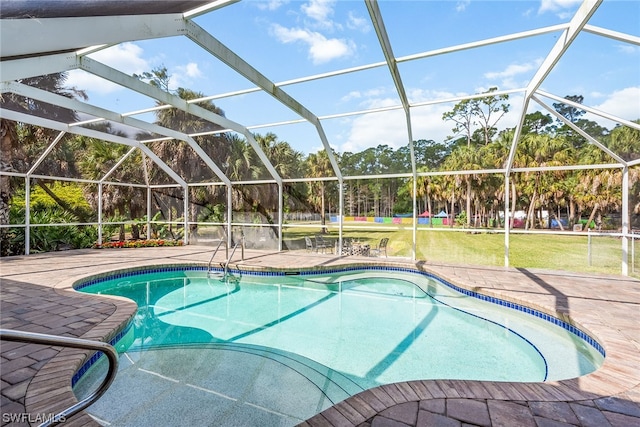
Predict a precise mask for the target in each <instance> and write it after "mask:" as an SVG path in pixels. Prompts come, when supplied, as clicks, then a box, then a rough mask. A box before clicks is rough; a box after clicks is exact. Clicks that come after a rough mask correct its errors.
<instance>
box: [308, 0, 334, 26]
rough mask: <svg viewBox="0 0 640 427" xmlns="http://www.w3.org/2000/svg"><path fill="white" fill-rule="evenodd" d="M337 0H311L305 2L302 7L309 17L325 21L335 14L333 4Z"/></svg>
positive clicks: (321, 21)
mask: <svg viewBox="0 0 640 427" xmlns="http://www.w3.org/2000/svg"><path fill="white" fill-rule="evenodd" d="M334 4H335V0H311V1H309V3H306V4H303V5H302V6H301V7H300V9H301V10H302V12H303V13H304V14H305V15H307V16H308V17H309V18H311V19H313V20H315V21H317V22H319V23H324V22H326V21H328V20H329V17H330V16H332V15H333V5H334Z"/></svg>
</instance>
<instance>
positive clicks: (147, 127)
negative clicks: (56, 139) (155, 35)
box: [4, 82, 231, 185]
mask: <svg viewBox="0 0 640 427" xmlns="http://www.w3.org/2000/svg"><path fill="white" fill-rule="evenodd" d="M4 87H5V88H6V90H7V91H9V92H13V93H15V94H17V95H21V96H25V97H27V98H33V99H38V100H40V101H42V102H46V103H49V104H54V105H59V106H61V107H64V108H67V109H70V110H74V111H79V112H83V113H86V114H90V115H92V116H96V117H101V118H103V119H106V120H110V121H113V122H116V123H122V124H124V125H128V126H131V127H135V128H137V129H140V130H143V131H146V132H152V133H157V134H160V135H165V136H168V137H170V138H172V139H178V140H181V141H184V142H186V143H187V144H188V145H189V146H190V147H191V148H192V149H193V150H194V151H195V152H196V154H198V156H200V158H201V159H202V160H203V161H204V162H205V164H206V165H207V166H208V167H209V168H210V169H211V170H212V171H213V172H214V173H215V174H216V176H218V178H220V180H221V181H223V182H224V183H225V184H227V185H231V181H230V180H229V178H227V176H226V175H225V174H224V173H223V172H222V170H220V168H219V167H218V166H217V165H216V163H215V162H214V161H213V160H212V159H211V157H209V156H208V155H207V153H205V151H204V150H203V149H202V148H201V147H200V146H199V145H198V143H197V142H196V141H195V140H194V139H193V138H191V137H190V136H188V135H186V134H184V133H182V132H178V131H175V130H173V129H169V128H166V127H162V126H159V125H156V124H151V123H148V122H145V121H142V120H139V119H135V118H132V117H124V116H122V115H121V114H118V113H114V112H112V111H109V110H106V109H104V108H100V107H96V106H93V105H89V104H86V103H84V102H81V101H78V100H75V99H72V98H67V97H66V96H62V95H57V94H55V93H51V92H47V91H45V90H42V89H38V88H34V87H31V86H28V85H25V84H22V83H15V82H8V83H5V84H4ZM70 126H73V127H76V126H74V125H73V124H70Z"/></svg>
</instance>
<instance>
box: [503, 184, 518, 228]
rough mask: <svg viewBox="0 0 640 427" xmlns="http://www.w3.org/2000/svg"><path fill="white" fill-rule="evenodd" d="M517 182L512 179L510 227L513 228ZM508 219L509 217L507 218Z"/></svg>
mask: <svg viewBox="0 0 640 427" xmlns="http://www.w3.org/2000/svg"><path fill="white" fill-rule="evenodd" d="M516 199H517V198H516V183H515V182H513V180H512V181H511V220H510V221H509V229H512V228H513V221H514V220H515V218H516ZM505 220H507V218H505Z"/></svg>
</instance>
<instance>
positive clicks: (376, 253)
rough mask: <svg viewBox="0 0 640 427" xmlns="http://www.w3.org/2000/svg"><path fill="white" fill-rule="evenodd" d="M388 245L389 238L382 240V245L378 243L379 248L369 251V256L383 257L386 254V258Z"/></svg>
mask: <svg viewBox="0 0 640 427" xmlns="http://www.w3.org/2000/svg"><path fill="white" fill-rule="evenodd" d="M387 243H389V238H388V237H385V238H383V239H382V240H380V243H378V247H376V248H372V249H371V250H370V251H369V254H370V255H371V256H381V255H382V252H384V256H385V258H386V257H387Z"/></svg>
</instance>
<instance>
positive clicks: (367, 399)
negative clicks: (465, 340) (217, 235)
mask: <svg viewBox="0 0 640 427" xmlns="http://www.w3.org/2000/svg"><path fill="white" fill-rule="evenodd" d="M211 251H212V248H210V247H203V246H187V247H176V248H145V249H118V250H79V251H69V252H57V253H49V254H41V255H31V256H27V257H11V258H3V259H2V260H0V267H1V272H0V279H1V280H2V286H1V290H0V296H1V302H2V305H1V307H0V310H1V312H0V322H1V326H2V328H4V329H16V330H23V331H31V332H42V333H52V334H56V335H63V336H69V337H81V338H88V339H94V340H100V341H108V340H109V339H110V338H111V337H113V336H114V335H115V333H116V332H117V331H118V330H119V329H120V328H122V326H123V325H125V324H126V323H127V322H128V321H129V320H130V319H131V317H132V316H133V314H134V313H135V309H136V308H135V305H134V304H132V303H131V302H129V301H127V300H125V299H121V298H103V297H99V296H92V295H86V294H80V293H77V292H75V291H73V290H72V289H71V285H72V284H73V283H74V282H75V281H76V280H78V279H80V278H82V277H86V276H89V275H93V274H98V273H101V272H106V271H111V270H116V269H123V268H133V267H138V266H145V265H157V264H176V263H198V264H206V263H207V261H208V260H209V257H210V255H211ZM236 259H238V261H235V260H236ZM220 260H222V254H221V255H220ZM382 260H383V261H384V262H385V263H389V264H393V265H403V266H410V267H415V268H420V269H424V270H428V271H431V272H433V273H435V274H436V275H438V276H440V277H443V278H445V279H447V280H448V281H450V282H451V283H454V284H456V285H458V286H461V287H464V288H467V289H471V290H475V291H477V292H481V293H485V294H489V295H492V296H497V297H500V298H503V299H506V300H510V301H513V302H518V303H520V304H523V305H527V306H529V307H532V308H536V309H539V310H541V311H544V312H547V313H549V314H553V315H555V316H558V317H560V318H563V319H565V320H567V321H570V322H571V323H573V324H575V325H577V326H580V327H581V328H582V329H583V330H585V331H587V332H589V333H590V334H591V336H593V337H595V338H596V339H597V340H598V342H600V344H602V345H603V346H604V348H605V350H606V352H607V357H606V359H605V363H604V364H603V366H602V367H601V368H600V369H599V370H597V371H596V372H593V373H591V374H589V375H586V376H583V377H580V378H577V379H572V380H564V381H555V382H546V383H526V384H523V383H507V382H502V383H501V382H487V381H451V380H429V381H413V382H405V383H397V384H389V385H384V386H381V387H377V388H375V389H371V390H366V391H364V392H362V393H360V394H358V395H355V396H352V397H350V398H348V399H346V400H345V401H343V402H340V403H338V404H336V405H334V406H333V407H331V408H329V409H326V410H325V411H323V412H321V413H320V414H317V415H316V416H314V417H313V418H311V419H309V420H307V421H305V422H303V423H302V424H301V425H302V426H358V425H362V426H572V425H573V426H639V425H640V281H638V280H634V279H630V278H626V277H622V276H603V275H587V274H579V273H566V272H556V271H541V270H525V269H520V270H519V269H505V268H495V267H471V266H450V265H442V264H433V263H428V262H427V263H425V262H417V263H412V262H408V261H407V260H401V259H397V260H396V259H393V260H392V259H384V258H383V259H382ZM377 261H380V260H379V259H372V258H363V257H342V258H340V257H337V256H335V255H332V254H308V253H303V252H283V253H275V254H273V253H265V252H257V251H247V252H246V253H245V260H244V261H239V255H237V256H236V257H235V258H234V261H233V262H232V265H231V267H236V264H237V265H238V266H240V267H241V268H264V267H271V268H293V267H294V266H295V268H313V267H316V266H323V267H326V266H336V265H344V264H361V263H369V262H377ZM0 353H1V359H0V373H1V383H0V386H1V387H2V392H1V401H0V405H1V407H2V425H28V424H29V422H30V421H31V423H32V424H38V423H39V422H40V421H41V420H39V419H38V416H46V415H47V414H52V413H56V412H58V411H60V410H62V409H64V408H66V407H68V406H70V405H71V404H73V403H74V402H75V397H74V395H73V392H72V390H71V377H72V376H73V374H74V373H75V371H76V370H77V369H78V368H79V367H80V366H81V364H82V363H83V361H84V360H85V359H86V357H87V354H86V353H84V352H82V351H79V350H74V349H61V348H57V347H46V346H40V345H34V344H20V343H13V342H5V341H3V342H2V343H1V348H0ZM12 414H13V415H12ZM21 414H28V415H21ZM12 417H13V418H12ZM65 424H66V425H97V423H96V422H95V421H94V420H93V419H92V418H91V417H90V416H88V415H87V414H80V415H77V416H75V417H73V418H71V419H70V420H67V422H66V423H65Z"/></svg>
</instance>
